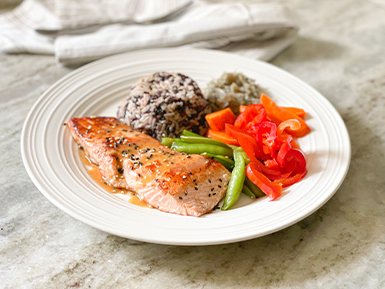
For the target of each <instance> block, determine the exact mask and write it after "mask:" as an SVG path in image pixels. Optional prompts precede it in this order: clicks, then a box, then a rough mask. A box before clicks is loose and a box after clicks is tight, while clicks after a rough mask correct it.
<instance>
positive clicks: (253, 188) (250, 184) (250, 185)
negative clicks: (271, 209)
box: [245, 177, 265, 198]
mask: <svg viewBox="0 0 385 289" xmlns="http://www.w3.org/2000/svg"><path fill="white" fill-rule="evenodd" d="M245 186H247V188H248V189H249V190H250V191H252V192H253V194H254V195H255V196H256V197H257V198H261V197H264V196H265V194H264V193H263V192H262V191H261V189H260V188H258V187H257V185H255V184H254V183H253V182H252V181H250V180H249V178H248V177H246V178H245Z"/></svg>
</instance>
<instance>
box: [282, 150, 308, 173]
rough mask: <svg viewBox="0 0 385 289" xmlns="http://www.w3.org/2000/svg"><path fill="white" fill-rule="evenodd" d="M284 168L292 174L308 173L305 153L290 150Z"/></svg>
mask: <svg viewBox="0 0 385 289" xmlns="http://www.w3.org/2000/svg"><path fill="white" fill-rule="evenodd" d="M283 168H284V170H285V171H286V172H291V173H292V174H297V173H302V172H304V171H306V159H305V156H304V154H303V152H302V151H300V150H298V149H290V150H289V151H288V152H287V153H286V156H285V158H284V161H283Z"/></svg>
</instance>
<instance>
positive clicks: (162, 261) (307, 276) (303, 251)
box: [0, 0, 385, 289]
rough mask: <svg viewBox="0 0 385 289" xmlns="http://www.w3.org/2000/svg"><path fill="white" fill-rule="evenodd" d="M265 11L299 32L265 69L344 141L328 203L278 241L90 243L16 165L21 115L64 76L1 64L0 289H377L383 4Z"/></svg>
mask: <svg viewBox="0 0 385 289" xmlns="http://www.w3.org/2000/svg"><path fill="white" fill-rule="evenodd" d="M14 2H15V1H5V3H6V4H7V3H10V4H12V3H14ZM274 2H280V3H284V4H285V5H287V6H288V8H290V9H291V10H292V11H293V14H294V15H295V18H296V20H297V21H298V23H299V24H300V27H301V32H300V37H299V39H298V41H297V42H295V44H294V45H292V46H291V47H290V48H289V49H287V50H286V51H284V52H283V53H282V54H281V55H279V56H278V57H276V58H275V59H274V60H272V63H273V64H275V65H277V66H279V67H281V68H283V69H285V70H287V71H289V72H291V73H293V74H294V75H296V76H298V77H299V78H301V79H303V80H304V81H306V82H307V83H309V84H310V85H312V86H313V87H315V88H316V89H317V90H319V91H320V92H321V93H322V94H323V95H324V96H325V97H326V98H328V99H329V100H330V101H331V102H332V104H333V105H334V106H335V107H336V108H337V110H338V111H339V112H340V114H341V115H342V117H343V119H344V120H345V122H346V125H347V128H348V130H349V133H350V137H351V143H352V161H351V167H350V170H349V172H348V175H347V177H346V180H345V182H344V183H343V184H342V186H341V188H340V189H339V190H338V192H337V193H336V194H335V196H334V197H333V198H332V199H331V200H330V201H329V202H328V203H327V204H326V205H324V206H323V207H322V208H321V209H319V210H318V211H317V212H315V213H314V214H312V215H311V216H309V217H308V218H306V219H305V220H303V221H301V222H299V223H298V224H295V225H293V226H291V227H289V228H287V229H285V230H282V231H280V232H277V233H274V234H271V235H269V236H265V237H262V238H259V239H254V240H250V241H245V242H240V243H234V244H228V245H219V246H207V247H174V246H163V245H154V244H148V243H142V242H137V241H133V240H128V239H123V238H120V237H116V236H113V235H109V234H107V233H104V232H101V231H98V230H96V229H94V228H92V227H89V226H87V225H85V224H83V223H81V222H79V221H77V220H75V219H73V218H71V217H70V216H68V215H66V214H65V213H63V212H62V211H61V210H59V209H58V208H56V207H55V206H54V205H52V204H51V203H50V202H49V201H48V200H47V199H46V198H45V197H44V196H43V195H42V194H40V192H39V191H38V190H37V189H36V187H35V186H34V185H33V184H32V182H31V180H30V179H29V177H28V175H27V173H26V171H25V169H24V166H23V163H22V160H21V156H20V148H19V147H20V134H21V129H22V125H23V121H24V119H25V117H26V115H27V113H28V111H29V110H30V108H31V106H32V105H33V103H34V102H35V101H36V99H37V98H38V97H39V96H40V95H41V94H42V93H43V92H44V90H46V89H47V88H48V87H49V86H50V85H51V84H53V83H54V82H55V81H57V80H58V79H59V78H61V77H63V76H64V75H66V74H67V73H69V72H70V71H71V69H69V68H63V67H59V66H57V65H56V64H55V60H54V58H53V57H51V56H36V55H0V100H1V102H0V116H1V126H0V127H1V128H0V197H1V199H0V200H1V201H0V202H1V205H0V288H73V287H75V288H76V287H79V288H221V289H223V288H385V201H384V199H385V3H384V2H385V1H381V0H373V1H363V0H361V1H359V0H355V1H353V0H340V1H335V0H324V1H305V0H291V1H283V0H282V1H274ZM6 4H4V2H3V3H2V5H1V6H0V7H1V8H2V9H5V8H7V5H6Z"/></svg>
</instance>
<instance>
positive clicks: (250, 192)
mask: <svg viewBox="0 0 385 289" xmlns="http://www.w3.org/2000/svg"><path fill="white" fill-rule="evenodd" d="M242 193H244V194H245V195H246V196H249V197H250V198H252V199H255V195H254V194H253V192H252V191H250V189H249V188H248V187H247V186H246V185H245V184H243V189H242Z"/></svg>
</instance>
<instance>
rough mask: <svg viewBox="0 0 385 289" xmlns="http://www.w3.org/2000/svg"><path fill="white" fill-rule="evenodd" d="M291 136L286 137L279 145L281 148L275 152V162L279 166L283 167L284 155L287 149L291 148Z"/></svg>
mask: <svg viewBox="0 0 385 289" xmlns="http://www.w3.org/2000/svg"><path fill="white" fill-rule="evenodd" d="M291 138H292V137H291V136H288V137H287V139H286V141H285V142H284V143H283V144H282V145H281V148H280V149H279V152H278V154H277V163H278V164H279V165H280V166H281V168H283V167H284V161H285V157H286V155H287V153H288V152H289V150H291Z"/></svg>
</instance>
